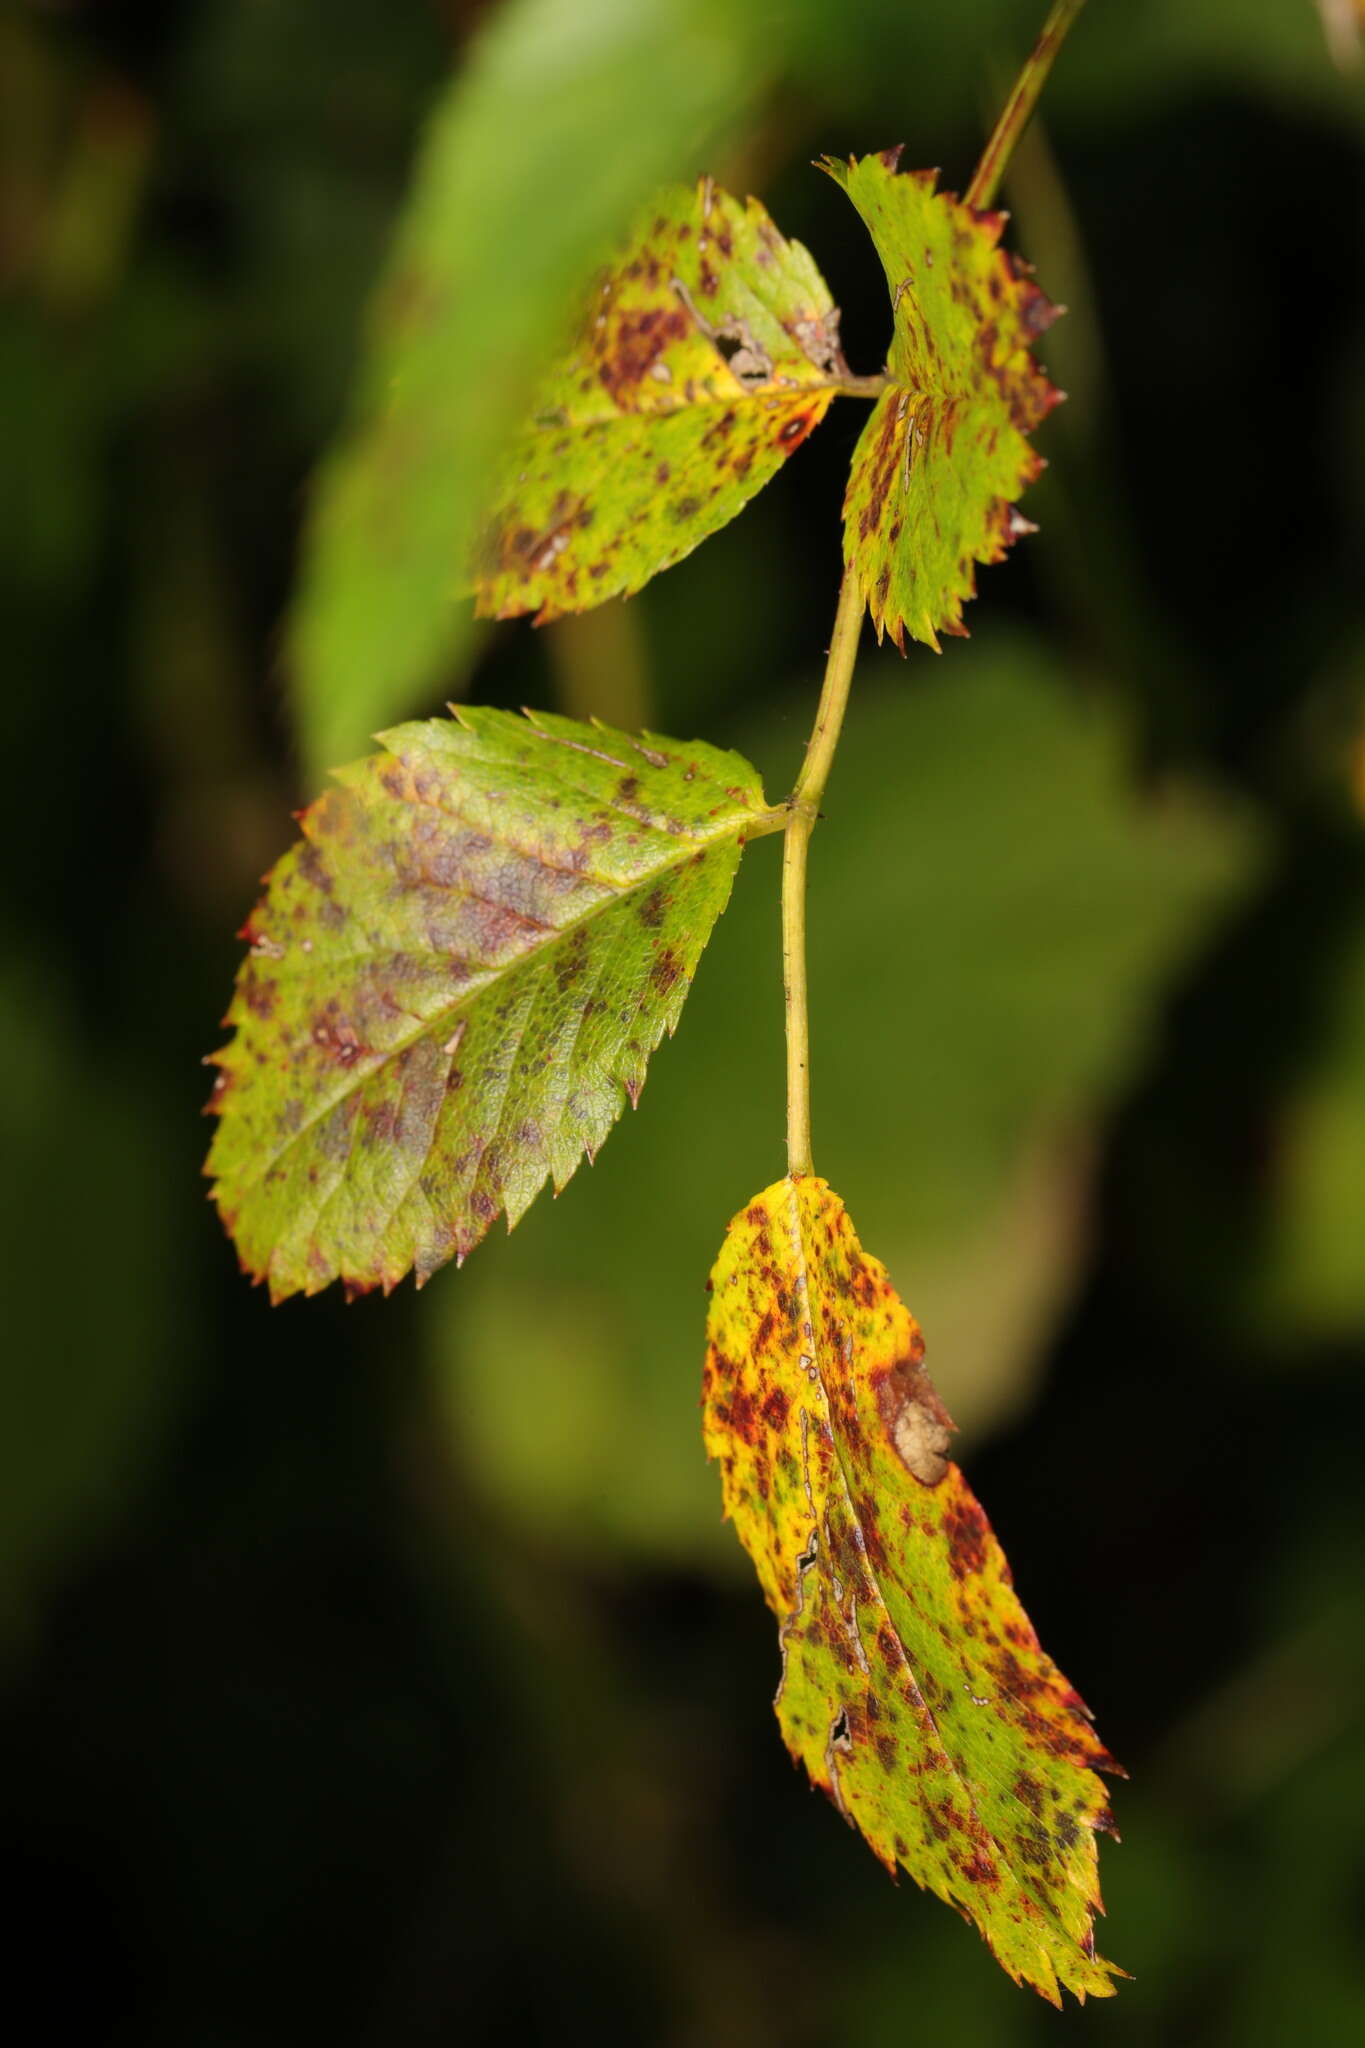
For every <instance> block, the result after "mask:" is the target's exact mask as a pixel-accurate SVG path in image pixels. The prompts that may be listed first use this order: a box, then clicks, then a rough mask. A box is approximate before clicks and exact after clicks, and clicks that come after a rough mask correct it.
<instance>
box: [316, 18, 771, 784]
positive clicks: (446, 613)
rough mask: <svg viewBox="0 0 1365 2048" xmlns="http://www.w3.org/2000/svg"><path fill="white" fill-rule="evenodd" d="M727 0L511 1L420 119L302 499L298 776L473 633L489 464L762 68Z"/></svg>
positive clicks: (407, 703) (384, 714)
mask: <svg viewBox="0 0 1365 2048" xmlns="http://www.w3.org/2000/svg"><path fill="white" fill-rule="evenodd" d="M774 55H775V52H771V53H770V52H769V51H767V50H766V49H765V39H764V38H763V37H762V36H761V35H760V33H759V32H758V24H757V11H756V10H751V8H750V7H749V5H748V4H744V5H739V6H735V5H726V4H722V0H658V4H653V5H650V6H648V7H640V6H638V5H636V4H633V0H514V4H512V5H510V6H507V7H504V8H501V9H499V10H498V12H497V14H496V15H495V16H494V17H493V19H492V21H491V22H490V24H489V25H488V27H487V29H486V30H485V31H484V33H483V34H482V35H481V36H480V37H479V39H478V41H477V43H476V45H475V47H474V49H473V50H472V51H471V53H470V55H469V58H468V61H467V66H466V68H465V69H464V70H462V72H461V73H460V74H459V75H458V76H457V77H456V78H455V79H454V80H452V82H451V85H450V87H449V88H448V90H447V93H446V95H445V97H444V98H443V99H442V101H441V102H440V104H439V105H438V106H437V108H436V110H435V112H434V113H433V115H432V117H431V120H430V125H429V128H428V132H427V135H426V138H425V141H424V144H423V150H422V155H421V160H420V162H419V165H418V168H417V171H416V173H415V185H414V190H413V193H412V197H411V199H410V201H409V204H408V206H407V208H406V210H405V213H404V217H403V220H402V224H401V227H400V230H399V233H398V236H397V239H396V242H395V246H394V249H393V253H392V255H391V257H390V259H389V261H388V264H387V266H386V271H385V278H384V282H383V285H382V288H381V290H380V294H379V298H378V300H377V303H376V306H375V309H374V313H373V317H372V321H371V327H370V338H369V346H368V350H367V356H366V362H365V366H364V371H363V374H362V378H361V384H360V391H359V396H358V399H357V402H356V408H355V415H354V418H353V420H352V424H351V427H350V429H349V431H348V433H347V436H346V438H345V440H344V442H343V444H342V446H341V447H340V448H339V449H338V450H337V452H336V453H335V454H334V455H332V456H331V457H330V458H329V461H328V463H327V465H326V468H325V469H324V471H323V473H322V476H321V478H320V479H319V482H318V484H317V487H316V491H315V497H314V506H313V513H312V518H311V521H310V525H309V529H308V537H307V541H306V546H305V553H304V561H303V568H302V572H301V580H300V585H299V590H298V595H297V597H296V598H295V601H294V606H293V611H292V616H291V620H290V625H289V630H288V636H287V639H288V658H289V662H290V666H291V668H292V671H293V683H294V695H295V702H296V705H297V707H298V714H299V721H300V734H301V740H302V745H303V750H304V756H305V759H306V761H307V764H308V768H309V772H310V774H311V775H312V776H313V777H314V779H316V777H317V776H318V775H319V774H320V773H321V771H322V770H324V769H325V768H327V767H329V766H333V765H335V764H336V763H338V762H340V761H342V760H345V759H347V758H348V757H349V756H350V755H351V754H353V753H355V752H357V751H358V750H359V748H361V747H362V746H363V745H364V744H365V742H366V740H367V738H368V737H369V734H370V732H371V731H372V730H373V729H374V728H375V727H376V726H377V725H379V724H382V723H384V722H386V721H387V720H389V719H390V718H392V717H394V716H395V715H398V714H400V713H402V712H404V711H408V710H411V709H414V708H416V706H417V704H419V703H420V702H421V701H422V700H423V699H424V698H425V697H427V696H429V695H431V694H432V693H433V691H434V690H435V687H436V682H437V678H438V676H439V675H440V674H442V673H444V674H447V675H448V674H449V673H450V670H451V668H452V666H453V664H454V662H455V661H456V660H457V659H458V658H459V656H460V655H461V654H462V653H463V652H465V650H466V649H467V647H468V644H469V637H470V609H469V606H468V603H467V601H466V600H465V599H464V598H463V597H462V596H461V595H460V594H459V593H460V592H461V590H462V587H463V577H462V565H463V563H464V561H465V558H466V556H467V554H468V550H469V544H470V538H471V535H472V532H473V528H474V523H475V520H476V519H477V518H478V516H479V515H480V513H481V512H482V511H483V509H484V504H485V500H486V496H487V493H488V489H489V485H490V481H491V475H492V470H493V466H494V464H495V462H496V460H497V458H498V456H499V455H500V453H501V452H502V447H503V444H504V443H505V442H506V441H507V440H508V439H509V438H510V436H511V433H512V430H513V429H514V428H515V427H516V425H517V424H518V421H519V418H520V415H521V413H522V412H523V410H524V408H525V405H526V401H527V398H528V396H529V393H530V390H531V386H532V382H533V379H534V377H535V375H536V373H537V372H538V371H539V370H540V368H541V367H542V365H543V363H544V362H545V360H546V359H547V358H548V357H549V355H550V354H551V353H552V352H553V350H554V348H555V347H556V345H557V344H558V343H559V342H560V341H561V338H562V330H563V324H564V321H565V318H566V313H567V309H568V307H569V305H570V304H571V302H572V300H573V297H574V295H575V294H576V293H577V292H578V291H579V290H580V289H581V287H582V283H583V279H584V277H585V275H586V274H587V272H588V270H589V268H590V267H591V265H592V263H593V262H594V261H595V260H596V259H598V258H599V257H601V256H602V255H603V254H604V253H605V251H606V248H607V246H608V244H609V242H610V239H611V237H612V236H613V235H615V234H616V233H617V232H619V230H620V229H621V228H623V227H624V225H625V223H626V221H627V220H628V218H629V217H630V216H631V214H633V213H634V211H635V209H636V208H637V207H638V206H639V204H640V203H641V200H642V197H643V196H644V195H645V194H647V193H648V192H649V190H650V189H651V187H653V186H654V185H657V184H660V183H662V182H663V181H664V180H666V179H668V178H670V177H675V176H677V175H679V174H681V173H688V172H695V171H698V170H701V169H703V168H705V167H706V162H707V159H708V155H709V154H710V153H711V152H714V151H715V150H716V149H718V148H719V146H720V144H721V142H722V139H723V138H724V137H725V136H726V134H727V133H728V132H729V131H730V130H731V129H732V128H733V125H734V123H735V121H736V119H737V118H738V116H739V114H740V113H741V111H742V110H743V109H744V108H745V107H747V106H750V105H752V104H753V102H754V101H755V99H756V98H757V97H758V95H759V93H760V92H761V90H762V87H763V84H764V82H765V80H766V79H767V77H768V76H769V75H770V69H771V65H772V60H773V56H774Z"/></svg>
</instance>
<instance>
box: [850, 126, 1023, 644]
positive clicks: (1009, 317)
mask: <svg viewBox="0 0 1365 2048" xmlns="http://www.w3.org/2000/svg"><path fill="white" fill-rule="evenodd" d="M899 155H900V152H899V150H884V151H882V152H881V154H880V155H876V156H866V157H862V158H858V159H850V160H849V161H848V162H847V163H844V162H841V161H838V160H836V159H833V158H826V159H825V161H824V164H823V166H822V167H823V168H824V169H825V170H826V171H828V172H829V174H830V176H831V177H832V178H834V180H835V182H836V183H837V184H839V185H841V186H842V187H843V189H844V191H845V192H846V193H847V194H848V197H849V199H850V200H851V201H852V203H853V205H854V206H855V207H856V208H857V211H858V213H859V214H860V215H861V217H862V219H863V221H864V222H865V223H866V225H867V228H868V231H869V233H870V234H871V236H872V239H873V242H874V244H875V245H876V248H877V253H878V255H879V256H880V257H881V260H882V267H883V269H884V271H885V273H886V279H887V286H888V289H889V290H890V292H891V298H892V311H893V320H894V330H893V335H892V342H891V350H890V355H889V358H888V364H887V367H888V371H889V374H890V376H891V379H892V385H891V389H890V390H889V391H887V392H884V393H883V394H882V396H881V398H880V399H879V400H878V402H877V405H876V407H875V409H874V411H873V414H872V417H871V418H870V419H869V420H868V422H867V425H866V427H865V428H864V429H863V432H862V434H861V436H860V437H859V441H858V445H857V448H856V449H855V450H854V455H853V463H852V466H851V469H850V472H849V482H848V489H847V492H846V494H845V498H844V559H845V561H846V563H848V564H850V565H851V566H852V567H853V569H854V570H855V572H856V574H857V577H858V583H859V588H860V589H861V590H862V592H863V595H864V597H865V599H866V600H867V605H868V609H869V611H870V612H871V614H872V620H873V623H874V625H875V626H876V628H877V633H878V637H879V638H880V637H881V635H882V634H883V633H890V635H891V637H892V639H893V640H894V641H895V643H896V645H897V646H898V647H900V648H901V650H902V652H903V651H904V641H905V634H906V633H907V632H909V634H910V635H911V637H912V638H913V639H916V640H919V641H922V642H924V643H925V644H926V645H927V646H930V647H933V648H934V649H935V650H937V648H938V645H939V639H938V636H939V634H940V633H953V634H960V633H963V632H965V630H966V628H965V627H964V626H963V623H962V607H963V604H964V603H965V602H966V601H967V600H968V599H969V598H972V597H974V596H975V595H976V564H977V563H983V562H998V561H1000V560H1002V559H1003V557H1004V555H1005V553H1006V550H1007V549H1008V547H1009V545H1010V543H1011V541H1012V540H1013V539H1014V538H1015V537H1016V536H1017V535H1018V534H1019V533H1020V532H1026V531H1027V530H1028V527H1027V522H1025V521H1023V520H1021V519H1020V518H1019V516H1018V515H1017V514H1016V513H1015V511H1014V509H1013V507H1014V503H1015V500H1016V499H1017V498H1018V497H1019V496H1020V494H1021V493H1022V492H1023V490H1024V489H1025V488H1026V486H1027V485H1028V484H1030V483H1031V482H1033V480H1034V479H1035V477H1036V476H1037V475H1038V474H1039V472H1040V470H1041V469H1042V467H1043V463H1042V458H1041V457H1040V456H1039V455H1038V454H1037V453H1036V452H1035V450H1034V449H1033V447H1032V445H1031V444H1030V442H1029V439H1028V436H1029V434H1030V433H1031V432H1032V430H1033V428H1034V427H1036V426H1038V425H1039V424H1040V422H1041V421H1042V420H1043V419H1045V418H1046V417H1047V414H1048V413H1049V412H1050V411H1051V410H1052V408H1053V406H1054V405H1056V404H1057V403H1058V402H1059V400H1060V397H1061V393H1060V392H1058V391H1056V390H1055V389H1054V387H1053V386H1052V385H1051V384H1050V383H1049V381H1048V379H1047V377H1046V376H1045V375H1044V373H1043V371H1042V370H1041V369H1040V368H1039V367H1038V365H1037V363H1036V362H1035V361H1034V359H1033V355H1032V352H1031V351H1032V344H1033V342H1034V341H1035V340H1036V339H1037V337H1038V336H1039V335H1040V334H1041V333H1043V332H1044V330H1045V329H1046V328H1047V327H1048V326H1049V325H1050V324H1051V322H1052V321H1053V319H1055V318H1056V313H1057V309H1056V308H1054V307H1053V306H1051V305H1050V304H1049V302H1048V301H1047V299H1046V298H1045V297H1044V296H1043V294H1042V292H1041V291H1039V289H1038V287H1037V286H1036V285H1034V284H1033V283H1031V282H1030V279H1029V275H1028V272H1027V267H1026V266H1025V265H1023V264H1022V263H1020V262H1019V261H1018V260H1017V259H1016V258H1014V257H1012V256H1011V255H1010V254H1009V253H1008V252H1007V251H1005V250H1004V249H1002V248H1001V247H1000V246H999V244H1000V235H1001V230H1002V228H1003V226H1004V220H1005V216H1004V215H1003V214H1000V213H978V212H976V211H975V209H973V208H972V207H969V206H966V205H964V204H963V202H962V201H961V200H960V199H958V198H957V197H956V195H955V194H953V193H951V192H936V191H935V189H934V184H935V175H936V174H935V173H933V172H931V171H907V172H902V171H898V170H897V168H896V166H897V161H898V159H899Z"/></svg>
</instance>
